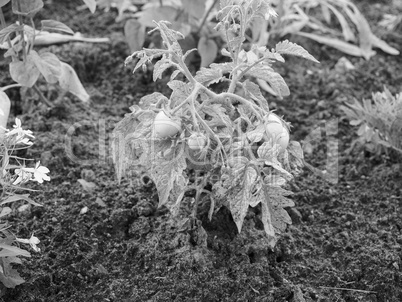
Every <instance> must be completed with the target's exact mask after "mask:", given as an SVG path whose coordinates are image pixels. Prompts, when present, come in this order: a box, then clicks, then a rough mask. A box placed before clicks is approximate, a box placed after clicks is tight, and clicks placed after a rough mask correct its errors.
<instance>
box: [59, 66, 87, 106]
mask: <svg viewBox="0 0 402 302" xmlns="http://www.w3.org/2000/svg"><path fill="white" fill-rule="evenodd" d="M59 84H60V87H61V88H63V89H64V90H67V91H68V92H70V93H72V94H74V95H75V96H76V97H78V98H79V99H80V100H81V101H83V102H88V101H89V98H90V96H89V94H88V93H87V91H86V90H85V88H84V86H83V85H82V83H81V81H80V79H79V78H78V75H77V73H76V72H75V70H74V68H72V67H71V66H70V65H69V64H67V63H64V62H61V75H60V77H59Z"/></svg>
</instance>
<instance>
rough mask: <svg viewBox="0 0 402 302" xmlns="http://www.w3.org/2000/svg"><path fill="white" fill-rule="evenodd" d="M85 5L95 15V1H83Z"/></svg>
mask: <svg viewBox="0 0 402 302" xmlns="http://www.w3.org/2000/svg"><path fill="white" fill-rule="evenodd" d="M83 1H84V3H85V5H86V6H88V8H89V10H90V11H91V13H95V11H96V0H83Z"/></svg>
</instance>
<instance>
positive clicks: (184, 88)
mask: <svg viewBox="0 0 402 302" xmlns="http://www.w3.org/2000/svg"><path fill="white" fill-rule="evenodd" d="M167 85H168V86H169V88H170V89H172V90H173V92H172V94H171V96H170V100H171V102H172V104H171V105H172V106H174V104H177V103H181V102H183V101H184V100H185V99H186V98H187V97H188V96H189V95H190V93H191V85H190V84H189V83H184V82H182V81H178V80H173V81H171V82H169V83H168V84H167Z"/></svg>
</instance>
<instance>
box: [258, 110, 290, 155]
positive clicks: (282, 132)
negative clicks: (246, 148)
mask: <svg viewBox="0 0 402 302" xmlns="http://www.w3.org/2000/svg"><path fill="white" fill-rule="evenodd" d="M265 127H266V130H267V132H268V135H264V138H265V141H268V140H270V139H272V141H273V143H274V144H278V145H279V146H280V152H283V151H285V149H286V148H287V147H288V145H289V131H288V129H287V128H286V127H285V125H284V124H283V122H282V120H281V119H280V118H279V116H277V115H276V114H274V113H271V114H270V115H269V116H268V118H267V119H266V124H265Z"/></svg>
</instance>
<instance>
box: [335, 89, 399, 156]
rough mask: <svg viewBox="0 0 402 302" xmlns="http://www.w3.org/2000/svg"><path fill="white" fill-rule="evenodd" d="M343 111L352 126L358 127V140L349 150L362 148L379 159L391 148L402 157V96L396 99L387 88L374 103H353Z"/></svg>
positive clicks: (371, 100) (370, 100) (372, 101)
mask: <svg viewBox="0 0 402 302" xmlns="http://www.w3.org/2000/svg"><path fill="white" fill-rule="evenodd" d="M341 109H342V110H343V112H344V113H345V114H346V117H347V118H348V119H349V120H350V124H351V125H353V126H359V129H358V130H357V134H358V136H359V137H358V138H357V139H356V140H355V141H354V142H353V144H352V146H351V148H350V149H352V148H353V147H354V146H356V144H359V145H361V146H365V147H366V148H367V149H368V150H369V151H371V152H373V153H375V154H378V155H379V154H381V153H383V152H384V151H385V150H386V149H388V148H391V149H393V150H395V151H398V152H399V153H401V154H402V139H401V131H402V93H399V94H396V95H395V96H394V95H392V93H391V92H390V91H389V90H388V89H387V88H386V87H384V91H383V92H376V93H373V94H372V99H363V101H362V102H359V101H358V100H356V99H354V100H353V101H352V102H351V103H348V104H347V106H341Z"/></svg>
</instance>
